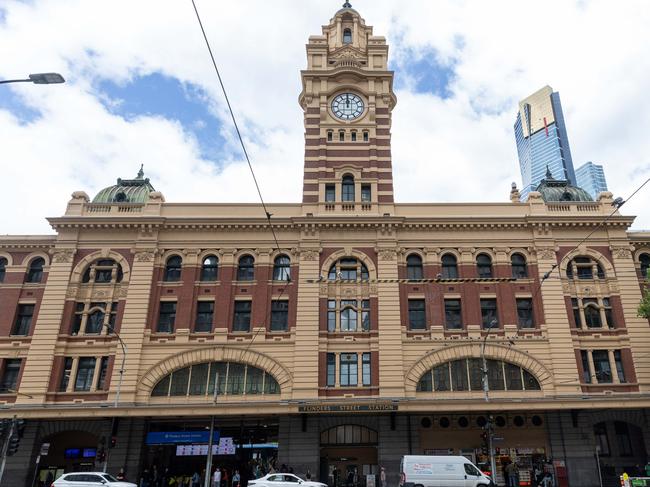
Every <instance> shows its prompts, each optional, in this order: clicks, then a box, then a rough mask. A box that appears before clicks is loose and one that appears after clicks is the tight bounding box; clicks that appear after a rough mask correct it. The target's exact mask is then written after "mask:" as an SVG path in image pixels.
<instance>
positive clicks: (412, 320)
mask: <svg viewBox="0 0 650 487" xmlns="http://www.w3.org/2000/svg"><path fill="white" fill-rule="evenodd" d="M426 327H427V324H426V312H425V309H424V299H409V329H411V330H425V329H426Z"/></svg>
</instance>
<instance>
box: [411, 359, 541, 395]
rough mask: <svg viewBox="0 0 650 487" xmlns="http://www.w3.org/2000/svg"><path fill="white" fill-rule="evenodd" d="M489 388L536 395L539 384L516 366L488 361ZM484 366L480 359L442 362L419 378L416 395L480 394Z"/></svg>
mask: <svg viewBox="0 0 650 487" xmlns="http://www.w3.org/2000/svg"><path fill="white" fill-rule="evenodd" d="M486 362H487V372H488V386H489V389H490V390H491V391H539V390H541V387H540V385H539V381H538V380H537V379H536V378H535V376H534V375H533V374H531V373H530V372H529V371H527V370H526V369H524V368H521V367H519V366H518V365H515V364H511V363H508V362H503V361H501V360H492V359H488V360H486ZM482 390H483V365H482V361H481V359H479V358H463V359H460V360H452V361H451V362H445V363H443V364H440V365H438V366H436V367H434V368H433V369H431V370H428V371H427V372H425V373H424V375H423V376H422V377H421V378H420V381H419V382H418V385H417V391H418V392H432V391H435V392H449V391H451V392H456V391H482Z"/></svg>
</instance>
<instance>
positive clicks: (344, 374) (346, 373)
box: [339, 353, 359, 387]
mask: <svg viewBox="0 0 650 487" xmlns="http://www.w3.org/2000/svg"><path fill="white" fill-rule="evenodd" d="M340 357H341V359H340V362H341V366H340V370H341V380H340V381H339V382H340V384H341V387H350V386H356V385H357V375H358V373H359V371H358V370H357V368H358V364H357V354H356V353H342V354H341V356H340Z"/></svg>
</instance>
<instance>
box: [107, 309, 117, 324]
mask: <svg viewBox="0 0 650 487" xmlns="http://www.w3.org/2000/svg"><path fill="white" fill-rule="evenodd" d="M116 323H117V303H111V310H110V313H109V315H108V327H109V329H110V331H113V330H115V324H116Z"/></svg>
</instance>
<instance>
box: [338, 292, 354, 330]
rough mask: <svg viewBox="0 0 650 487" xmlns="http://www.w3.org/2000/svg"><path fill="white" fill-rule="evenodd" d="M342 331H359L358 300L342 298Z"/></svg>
mask: <svg viewBox="0 0 650 487" xmlns="http://www.w3.org/2000/svg"><path fill="white" fill-rule="evenodd" d="M341 331H357V302H356V301H355V300H347V299H343V300H341Z"/></svg>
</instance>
